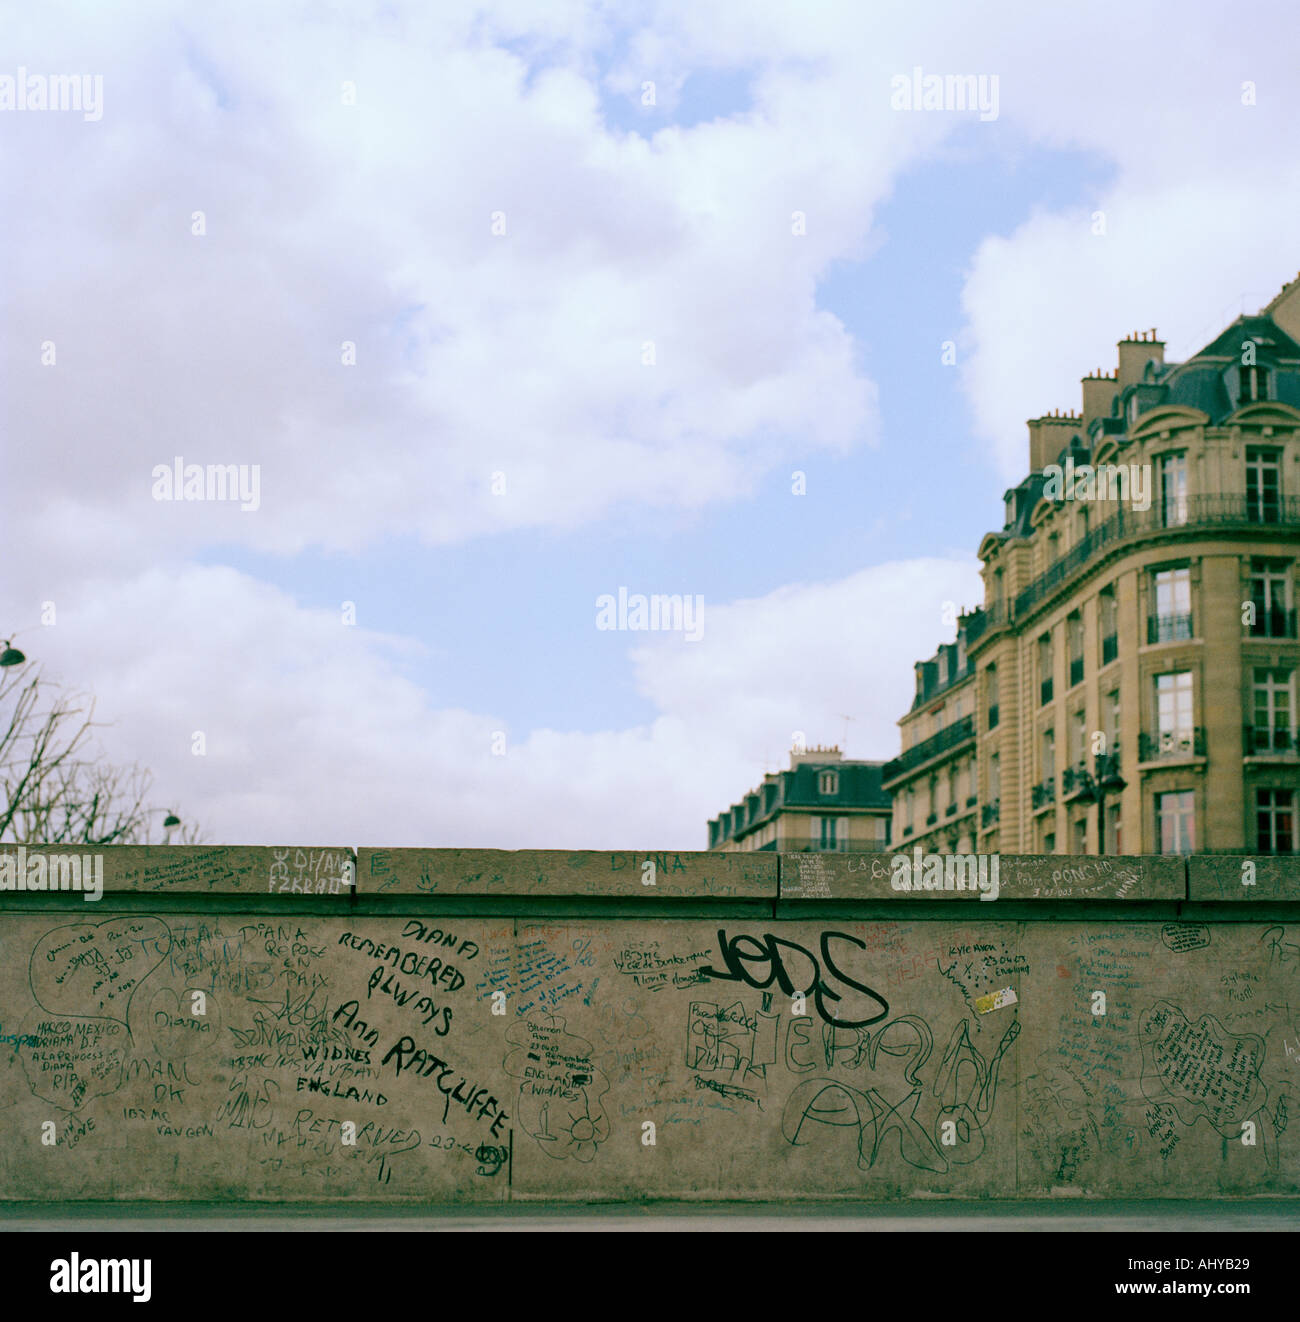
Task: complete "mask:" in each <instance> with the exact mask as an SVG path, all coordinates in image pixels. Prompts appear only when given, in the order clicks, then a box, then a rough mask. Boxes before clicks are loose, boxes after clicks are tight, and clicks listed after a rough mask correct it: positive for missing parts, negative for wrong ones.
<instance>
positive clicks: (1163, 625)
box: [1147, 611, 1192, 643]
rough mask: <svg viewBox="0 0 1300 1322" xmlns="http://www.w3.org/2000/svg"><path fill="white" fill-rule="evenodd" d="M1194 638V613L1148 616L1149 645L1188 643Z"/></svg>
mask: <svg viewBox="0 0 1300 1322" xmlns="http://www.w3.org/2000/svg"><path fill="white" fill-rule="evenodd" d="M1191 636H1192V613H1191V611H1188V612H1187V614H1185V615H1149V616H1147V642H1148V643H1179V642H1186V641H1187V639H1189V638H1191Z"/></svg>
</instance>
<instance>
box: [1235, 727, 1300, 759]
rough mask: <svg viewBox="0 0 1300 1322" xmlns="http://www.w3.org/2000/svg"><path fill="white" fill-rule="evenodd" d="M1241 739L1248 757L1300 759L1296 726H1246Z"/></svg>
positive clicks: (1299, 745) (1243, 728)
mask: <svg viewBox="0 0 1300 1322" xmlns="http://www.w3.org/2000/svg"><path fill="white" fill-rule="evenodd" d="M1241 738H1242V747H1243V748H1244V749H1245V754H1246V756H1247V757H1261V756H1263V757H1300V744H1298V743H1297V730H1296V727H1295V726H1291V727H1290V729H1288V728H1287V727H1286V726H1284V725H1274V726H1269V725H1244V726H1242V729H1241Z"/></svg>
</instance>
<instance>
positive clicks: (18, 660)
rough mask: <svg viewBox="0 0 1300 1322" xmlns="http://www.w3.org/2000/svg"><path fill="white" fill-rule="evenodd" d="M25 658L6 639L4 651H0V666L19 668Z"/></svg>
mask: <svg viewBox="0 0 1300 1322" xmlns="http://www.w3.org/2000/svg"><path fill="white" fill-rule="evenodd" d="M26 660H27V658H26V657H25V656H24V655H23V654H22V653H21V652H20V651H19V650H18V649H17V648H16V647H15V646H14V645H13V642H12V640H10V639H8V638H6V639H5V645H4V650H3V651H0V666H20V665H22V663H23V662H24V661H26Z"/></svg>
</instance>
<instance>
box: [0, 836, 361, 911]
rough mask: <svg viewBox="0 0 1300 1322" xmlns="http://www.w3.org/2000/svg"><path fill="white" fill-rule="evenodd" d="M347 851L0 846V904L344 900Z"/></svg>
mask: <svg viewBox="0 0 1300 1322" xmlns="http://www.w3.org/2000/svg"><path fill="white" fill-rule="evenodd" d="M355 881H356V856H355V854H353V852H352V850H350V849H337V848H328V849H327V848H321V847H320V846H311V847H308V846H305V845H304V846H301V847H299V846H296V845H290V846H283V845H100V846H95V845H83V846H74V845H42V846H39V847H38V846H20V845H3V846H0V904H3V902H4V900H5V898H6V897H7V896H8V895H10V894H12V893H14V892H15V891H22V892H28V893H41V892H45V893H49V892H71V893H75V892H76V891H81V892H82V893H83V894H84V895H85V897H86V898H90V897H91V894H92V892H93V890H94V889H95V888H96V887H97V886H98V885H102V886H103V893H104V894H105V895H113V894H130V893H142V892H154V893H159V892H161V893H172V894H188V895H194V894H201V895H230V894H241V895H268V894H271V895H285V896H289V895H298V896H302V895H346V894H348V893H349V892H351V890H352V889H353V886H354V885H355Z"/></svg>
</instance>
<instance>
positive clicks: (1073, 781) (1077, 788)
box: [1061, 762, 1088, 802]
mask: <svg viewBox="0 0 1300 1322" xmlns="http://www.w3.org/2000/svg"><path fill="white" fill-rule="evenodd" d="M1087 788H1088V775H1087V768H1086V767H1085V766H1084V765H1083V763H1082V762H1079V763H1077V764H1076V765H1074V766H1072V767H1066V768H1065V770H1064V771H1062V772H1061V800H1062V802H1067V801H1068V800H1070V799H1072V798H1074V796H1075V795H1076V794H1082V793H1083V791H1084V790H1086V789H1087Z"/></svg>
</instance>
